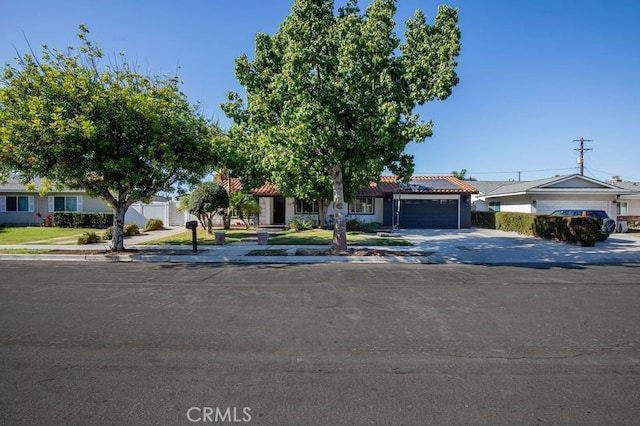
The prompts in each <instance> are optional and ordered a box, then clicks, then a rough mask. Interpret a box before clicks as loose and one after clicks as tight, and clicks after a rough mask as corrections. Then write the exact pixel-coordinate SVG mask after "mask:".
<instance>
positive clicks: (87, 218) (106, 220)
mask: <svg viewBox="0 0 640 426" xmlns="http://www.w3.org/2000/svg"><path fill="white" fill-rule="evenodd" d="M53 224H54V225H55V226H58V227H60V228H93V229H106V228H108V227H110V226H111V225H113V213H54V214H53Z"/></svg>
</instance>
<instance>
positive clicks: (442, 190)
mask: <svg viewBox="0 0 640 426" xmlns="http://www.w3.org/2000/svg"><path fill="white" fill-rule="evenodd" d="M226 182H227V181H226V179H223V180H222V184H223V186H224V187H225V188H227V183H226ZM410 182H411V183H412V184H415V185H414V186H415V188H402V187H401V186H400V185H398V182H397V178H396V176H381V177H380V182H377V183H371V184H370V185H369V186H368V187H364V188H360V189H359V190H358V196H360V197H382V196H384V194H393V193H397V192H402V193H419V194H477V193H478V190H477V189H476V188H474V187H473V186H471V185H469V184H467V183H466V182H463V181H460V180H458V179H456V178H455V177H453V176H413V177H412V178H411V181H410ZM231 190H232V191H240V190H242V184H241V183H240V180H239V179H237V178H231ZM250 192H251V194H252V195H254V196H262V197H275V196H277V195H282V194H281V192H280V191H278V188H276V186H275V185H274V184H273V183H271V182H266V183H265V184H264V185H262V186H261V187H260V188H255V189H252V190H251V191H250Z"/></svg>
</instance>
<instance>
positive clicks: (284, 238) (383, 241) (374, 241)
mask: <svg viewBox="0 0 640 426" xmlns="http://www.w3.org/2000/svg"><path fill="white" fill-rule="evenodd" d="M332 241H333V231H327V230H324V229H312V230H309V231H293V230H289V231H280V232H278V233H277V234H276V235H275V236H272V237H271V238H269V244H276V245H289V244H291V245H314V244H318V245H331V242H332ZM347 244H348V245H353V246H410V245H412V244H411V243H410V242H409V241H407V240H405V239H404V238H386V237H385V238H382V237H378V236H376V235H374V234H363V233H357V232H347Z"/></svg>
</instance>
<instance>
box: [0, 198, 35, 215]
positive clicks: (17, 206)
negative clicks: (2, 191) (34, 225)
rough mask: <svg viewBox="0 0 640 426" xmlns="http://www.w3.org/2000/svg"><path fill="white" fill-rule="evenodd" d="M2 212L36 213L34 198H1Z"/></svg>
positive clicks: (0, 209)
mask: <svg viewBox="0 0 640 426" xmlns="http://www.w3.org/2000/svg"><path fill="white" fill-rule="evenodd" d="M0 211H2V212H32V211H34V205H33V197H31V196H27V195H24V196H22V195H16V196H13V195H7V196H3V197H0Z"/></svg>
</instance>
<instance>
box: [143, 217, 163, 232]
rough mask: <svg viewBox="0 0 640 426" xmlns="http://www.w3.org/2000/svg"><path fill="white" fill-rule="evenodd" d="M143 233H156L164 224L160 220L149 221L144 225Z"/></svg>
mask: <svg viewBox="0 0 640 426" xmlns="http://www.w3.org/2000/svg"><path fill="white" fill-rule="evenodd" d="M144 229H145V231H158V230H160V229H164V224H163V223H162V220H160V219H149V220H148V221H147V223H146V224H145V225H144Z"/></svg>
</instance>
